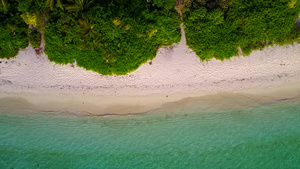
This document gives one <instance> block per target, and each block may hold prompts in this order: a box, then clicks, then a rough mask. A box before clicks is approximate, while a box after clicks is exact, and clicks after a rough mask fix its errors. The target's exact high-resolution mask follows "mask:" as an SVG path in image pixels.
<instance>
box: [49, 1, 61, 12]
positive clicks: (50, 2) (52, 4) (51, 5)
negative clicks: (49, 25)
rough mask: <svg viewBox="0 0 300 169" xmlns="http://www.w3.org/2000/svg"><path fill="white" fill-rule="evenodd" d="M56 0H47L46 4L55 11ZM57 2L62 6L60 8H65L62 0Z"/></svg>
mask: <svg viewBox="0 0 300 169" xmlns="http://www.w3.org/2000/svg"><path fill="white" fill-rule="evenodd" d="M54 1H55V0H46V4H47V5H48V6H49V7H50V10H51V11H53V6H54V5H55V3H54ZM56 4H57V5H58V6H59V7H60V9H62V10H63V9H64V7H63V5H62V3H61V0H56Z"/></svg>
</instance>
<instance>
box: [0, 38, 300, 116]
mask: <svg viewBox="0 0 300 169" xmlns="http://www.w3.org/2000/svg"><path fill="white" fill-rule="evenodd" d="M0 61H1V63H0V98H5V97H18V98H23V99H26V100H27V101H29V102H30V103H32V104H37V103H39V104H40V105H41V104H44V107H41V106H39V108H42V109H56V110H58V109H70V108H76V109H80V110H81V111H83V110H84V111H89V112H95V113H100V112H101V113H109V111H108V107H110V109H109V110H112V108H114V109H115V111H116V112H117V111H118V110H120V108H118V105H119V106H122V108H121V109H123V110H124V106H125V107H126V106H127V107H126V108H127V109H126V111H124V112H126V113H130V112H131V113H137V112H141V111H145V110H149V109H151V108H153V107H158V106H161V105H162V104H163V103H166V102H173V101H178V100H180V99H182V98H185V97H194V96H202V95H205V94H215V93H219V92H239V91H242V90H246V89H253V88H274V87H278V86H281V85H287V84H296V83H299V82H300V44H294V45H289V46H273V47H267V48H265V49H264V50H262V51H254V52H252V54H251V55H250V56H248V57H243V56H240V57H234V58H232V59H230V60H225V61H223V62H222V61H218V60H215V59H212V60H210V61H208V62H201V61H200V60H199V58H198V57H197V56H196V55H195V53H194V52H193V51H192V50H190V49H189V48H188V47H187V46H186V41H185V35H184V33H183V34H182V40H181V42H180V43H179V44H175V45H173V46H171V47H163V48H160V49H159V51H158V53H157V57H156V58H155V59H153V61H152V64H149V63H145V64H143V65H142V66H141V67H140V68H139V69H137V70H136V71H134V72H132V73H129V74H127V75H125V76H102V75H100V74H98V73H95V72H92V71H86V70H85V69H83V68H80V67H78V66H76V65H75V66H74V67H73V66H72V65H70V64H69V65H58V64H55V63H53V62H50V61H49V60H48V58H47V56H46V55H45V54H40V55H37V54H36V52H35V50H34V49H33V48H32V47H30V46H29V47H28V48H26V49H25V50H21V51H20V52H19V54H18V55H17V57H16V58H14V59H10V60H6V59H1V60H0ZM294 86H295V85H294ZM296 92H297V90H296ZM298 92H300V91H299V90H298ZM50 102H52V103H56V104H55V105H56V107H55V106H54V105H51V104H49V103H50ZM67 103H68V104H67ZM79 104H80V106H79ZM46 105H48V106H46ZM49 105H51V106H49ZM59 105H61V106H59ZM92 105H93V106H94V108H92V107H93V106H92ZM96 105H97V106H96ZM150 105H151V106H150ZM132 106H134V107H132ZM139 106H140V108H138V107H139ZM51 107H52V108H51ZM53 107H55V108H53Z"/></svg>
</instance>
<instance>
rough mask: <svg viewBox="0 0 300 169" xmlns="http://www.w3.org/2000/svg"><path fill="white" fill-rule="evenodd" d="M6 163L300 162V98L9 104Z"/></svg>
mask: <svg viewBox="0 0 300 169" xmlns="http://www.w3.org/2000/svg"><path fill="white" fill-rule="evenodd" d="M215 104H218V103H217V102H216V103H215ZM237 104H238V103H237ZM174 105H176V104H174ZM193 105H197V106H193ZM202 107H203V106H202ZM204 107H205V106H204ZM0 168H1V169H23V168H29V169H35V168H44V169H48V168H53V169H63V168H66V169H67V168H70V169H76V168H101V169H104V168H138V169H142V168H155V169H157V168H205V169H206V168H239V169H240V168H252V169H253V168H300V100H299V99H287V100H278V101H276V102H270V103H264V104H257V105H255V106H253V105H252V106H248V107H247V106H244V107H240V108H234V109H230V108H227V109H223V110H222V109H219V108H216V109H213V108H212V109H208V108H207V107H205V108H201V105H199V102H197V101H191V102H189V103H185V104H182V105H176V106H166V107H163V108H160V109H157V110H153V111H150V112H147V113H144V114H139V115H127V116H76V115H70V114H67V115H66V114H59V115H53V114H49V113H43V112H33V113H29V114H28V113H26V114H22V113H17V114H15V113H10V112H3V111H2V112H0Z"/></svg>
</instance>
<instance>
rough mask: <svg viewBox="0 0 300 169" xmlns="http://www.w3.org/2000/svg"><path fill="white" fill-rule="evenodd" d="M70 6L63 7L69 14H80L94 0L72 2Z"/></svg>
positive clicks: (74, 0)
mask: <svg viewBox="0 0 300 169" xmlns="http://www.w3.org/2000/svg"><path fill="white" fill-rule="evenodd" d="M72 1H73V4H72V5H65V8H66V10H68V11H70V12H82V11H85V10H87V9H89V7H90V6H91V5H92V4H93V2H94V0H72Z"/></svg>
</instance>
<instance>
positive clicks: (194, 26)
mask: <svg viewBox="0 0 300 169" xmlns="http://www.w3.org/2000/svg"><path fill="white" fill-rule="evenodd" d="M205 9H206V10H205ZM205 11H207V12H205ZM299 11H300V5H299V2H296V0H290V2H288V1H282V0H274V1H265V0H251V1H250V0H246V1H245V0H235V1H234V0H227V1H226V0H221V1H215V2H214V3H213V1H207V2H206V3H200V2H199V1H197V0H195V1H194V2H193V3H192V5H191V7H190V9H189V10H187V12H186V13H185V14H184V22H185V31H186V37H187V45H188V46H189V47H190V48H191V49H192V50H194V51H195V52H196V54H197V55H198V56H199V57H200V59H201V60H209V59H211V58H212V57H215V58H216V59H220V60H224V59H229V58H231V57H232V56H236V55H237V54H238V47H241V49H242V51H243V54H244V55H245V56H247V55H249V54H250V53H251V51H253V50H257V49H263V48H264V47H266V46H269V45H273V44H279V45H285V44H290V43H293V42H295V41H297V40H298V34H299V33H298V32H297V31H295V25H294V22H295V20H296V19H297V18H298V15H299Z"/></svg>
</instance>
